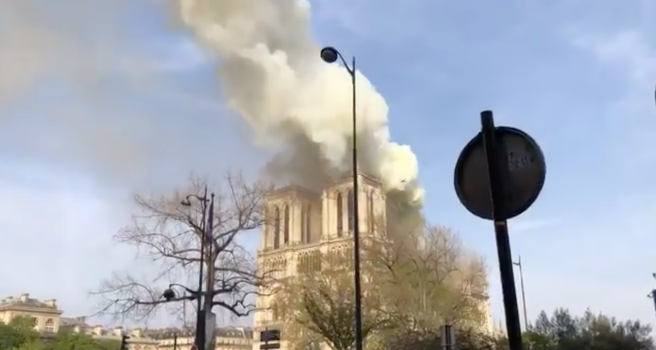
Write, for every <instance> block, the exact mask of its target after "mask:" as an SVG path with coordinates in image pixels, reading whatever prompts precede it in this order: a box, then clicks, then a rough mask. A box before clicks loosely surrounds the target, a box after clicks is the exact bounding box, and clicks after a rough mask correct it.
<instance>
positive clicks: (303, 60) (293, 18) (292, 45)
mask: <svg viewBox="0 0 656 350" xmlns="http://www.w3.org/2000/svg"><path fill="white" fill-rule="evenodd" d="M176 5H177V8H176V11H177V14H178V15H179V17H180V19H181V20H182V22H183V24H184V25H185V26H187V27H189V28H191V29H192V30H193V32H194V34H195V36H196V37H197V39H198V41H199V42H200V43H201V44H202V45H203V46H204V47H206V48H208V49H209V50H211V51H213V52H214V53H216V54H217V56H218V57H220V63H219V66H218V76H219V79H221V82H222V84H223V88H224V92H225V95H226V98H227V102H228V104H229V106H230V107H231V108H232V109H233V110H234V111H235V112H237V113H238V114H239V115H240V116H241V117H242V118H243V119H244V120H245V121H246V122H247V123H248V124H249V125H250V126H251V127H252V129H253V130H254V131H255V133H256V137H257V139H258V140H259V141H260V142H266V143H268V144H271V145H275V146H277V147H279V148H280V149H282V152H281V153H280V154H279V155H278V157H276V158H275V159H274V160H273V161H272V162H271V163H270V164H269V167H268V169H269V172H270V173H271V174H273V175H275V176H277V177H279V178H280V177H282V178H284V179H286V180H287V181H294V182H297V183H302V184H305V185H307V186H312V187H314V186H318V185H319V184H320V183H321V182H322V181H325V180H326V179H329V178H331V177H334V176H336V175H337V174H340V173H341V174H343V173H344V172H345V171H347V170H348V169H349V165H350V161H351V158H350V152H349V149H350V142H351V140H352V136H353V135H352V119H351V98H350V96H351V82H350V76H349V74H348V73H347V72H346V71H345V70H344V69H343V68H342V67H339V66H337V65H329V64H326V63H324V62H323V61H321V59H320V57H319V51H320V45H319V44H318V43H317V42H316V41H315V40H314V39H313V37H312V35H311V33H310V5H309V3H308V2H307V1H305V0H270V1H260V0H176ZM357 82H358V84H357V95H358V100H357V108H358V109H357V113H358V116H359V118H358V124H357V133H358V148H359V150H360V153H359V157H360V159H361V162H360V167H361V168H362V169H361V170H362V171H364V172H367V173H370V174H372V175H375V176H377V177H379V178H380V179H381V181H382V182H383V185H384V187H385V189H386V190H387V191H388V193H389V194H390V197H391V198H394V199H395V202H398V203H399V204H404V205H409V206H411V207H416V208H418V207H419V206H420V205H421V203H422V199H423V191H422V189H421V188H420V187H419V185H418V183H417V176H418V165H417V158H416V156H415V155H414V153H413V152H412V150H411V149H410V147H409V146H406V145H400V144H397V143H394V142H392V141H391V139H390V132H389V128H388V120H387V115H388V106H387V104H386V102H385V100H384V99H383V97H382V96H381V95H380V94H379V93H378V92H377V91H376V89H375V88H374V87H373V85H372V84H371V83H370V82H369V80H368V79H367V78H366V77H365V76H363V75H362V74H360V73H359V72H358V73H357Z"/></svg>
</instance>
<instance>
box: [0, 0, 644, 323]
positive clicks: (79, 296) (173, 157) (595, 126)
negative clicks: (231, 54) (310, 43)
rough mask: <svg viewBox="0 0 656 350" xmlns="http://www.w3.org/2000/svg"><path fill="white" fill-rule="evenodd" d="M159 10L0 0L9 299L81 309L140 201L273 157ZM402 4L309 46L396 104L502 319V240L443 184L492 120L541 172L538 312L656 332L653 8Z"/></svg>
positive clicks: (1, 162)
mask: <svg viewBox="0 0 656 350" xmlns="http://www.w3.org/2000/svg"><path fill="white" fill-rule="evenodd" d="M163 1H166V0H161V1H158V0H140V1H134V0H133V1H127V0H112V1H108V0H107V1H100V0H93V1H82V0H60V1H59V2H57V4H56V5H55V4H54V3H52V2H50V1H45V0H21V1H14V0H0V49H1V51H2V55H0V193H1V194H2V195H0V205H1V206H2V209H3V211H2V214H0V232H2V234H0V280H2V283H0V296H4V295H16V294H19V293H21V292H29V293H31V295H33V296H34V297H37V298H41V299H44V298H45V299H47V298H57V299H58V300H59V303H60V306H61V308H62V309H64V310H65V313H66V315H69V316H77V315H84V314H88V313H89V312H90V310H91V309H92V307H93V305H94V301H93V300H90V299H89V298H88V296H87V293H88V292H89V291H90V290H92V289H94V288H95V287H97V286H98V283H99V280H100V279H101V278H104V277H108V276H109V275H110V274H111V272H112V271H115V270H122V269H125V268H127V267H129V266H130V267H131V266H135V264H134V262H133V258H134V254H135V252H132V251H130V250H127V249H125V248H121V247H120V246H117V245H115V244H113V243H112V242H111V235H112V234H113V233H114V232H116V230H117V229H118V228H119V227H120V226H121V225H123V224H124V223H125V222H126V219H127V218H128V217H129V215H130V211H131V207H130V202H129V198H130V193H131V192H132V191H133V190H140V191H145V192H150V191H163V190H166V189H167V188H171V187H172V186H175V185H179V184H183V183H184V180H185V179H186V177H187V175H188V174H189V172H191V171H193V172H196V173H199V174H204V175H205V174H207V175H210V176H216V175H219V174H221V173H222V172H223V171H225V170H226V169H230V168H240V169H246V171H250V172H254V171H256V170H257V169H258V168H259V166H260V165H261V164H262V162H263V161H264V160H265V159H266V154H265V153H264V152H262V151H259V150H258V148H256V147H254V146H253V145H254V142H252V141H253V140H252V137H251V135H250V133H249V130H248V128H247V127H246V126H245V125H243V124H242V123H241V122H240V120H239V119H238V118H237V117H235V116H234V115H231V114H230V112H229V111H227V110H226V108H224V106H223V103H222V99H221V89H220V87H219V85H218V83H217V80H216V78H215V74H214V67H213V66H214V64H215V61H214V59H213V57H212V56H211V55H210V54H208V53H206V52H203V51H202V50H201V49H200V48H199V47H198V46H197V45H196V44H195V43H194V41H193V38H191V37H190V36H189V33H187V32H185V30H184V29H183V28H180V27H178V26H175V25H172V24H171V21H170V18H169V17H168V15H167V14H166V13H165V11H163V6H162V2H163ZM400 4H401V2H395V1H391V0H376V1H375V2H374V1H373V0H330V1H328V0H316V1H312V6H313V7H312V14H313V16H314V17H313V25H314V29H315V34H316V36H317V38H318V40H319V42H320V43H323V44H330V45H335V46H338V47H339V48H340V50H341V51H342V52H343V53H344V54H347V55H351V54H354V55H356V56H357V57H358V62H359V67H360V68H361V69H362V71H363V73H364V74H365V75H366V76H367V77H368V78H369V80H371V81H372V82H373V84H374V85H375V86H376V87H377V88H378V90H379V91H381V93H382V94H383V95H384V96H385V98H386V100H387V103H388V104H389V106H390V123H391V130H392V135H393V138H394V139H395V140H396V141H399V142H402V143H407V144H410V145H411V146H412V148H413V150H414V151H415V153H416V154H417V156H418V159H419V164H420V181H421V184H422V185H423V186H424V187H425V189H426V207H425V211H426V214H427V215H428V217H429V218H430V219H431V220H432V221H434V222H436V223H440V224H444V225H446V226H449V227H452V228H454V229H456V230H458V231H459V232H460V233H461V234H462V237H463V239H464V241H465V243H466V244H467V245H469V246H471V247H472V248H474V249H476V250H478V251H479V252H481V253H482V254H484V255H485V256H486V257H487V259H488V262H489V265H490V272H491V274H490V277H491V282H492V286H491V297H492V303H493V307H494V316H495V318H501V317H502V316H503V309H502V301H501V291H500V285H499V282H498V272H497V259H496V251H495V246H494V235H493V232H492V225H491V224H490V223H488V222H484V221H481V220H479V219H477V218H475V217H473V216H472V215H470V214H469V213H468V212H466V211H465V209H463V208H462V206H461V205H460V203H459V202H458V200H457V198H456V196H455V193H454V190H453V185H452V183H453V179H452V172H453V167H454V164H455V161H456V158H457V156H458V154H459V152H460V150H461V148H462V147H463V146H464V145H465V144H466V142H467V141H469V139H470V138H471V137H473V136H474V135H475V133H476V132H477V130H478V127H479V120H478V114H479V112H480V111H481V110H483V109H492V110H494V111H495V115H496V119H497V123H498V124H502V125H511V126H515V127H519V128H521V129H524V130H525V131H527V132H529V133H530V134H531V135H532V136H533V137H534V138H535V139H536V140H537V141H538V142H539V143H540V145H541V147H542V149H543V151H544V153H545V156H546V159H547V167H548V174H547V182H546V185H545V188H544V191H543V193H542V195H541V197H540V198H539V199H538V201H537V203H536V204H535V206H534V207H533V208H531V209H530V210H529V211H528V212H527V213H526V214H524V215H523V216H522V217H521V218H519V219H516V220H514V221H513V222H512V223H511V240H512V248H513V253H514V255H515V256H517V255H518V254H521V255H522V261H523V263H524V272H525V280H526V296H527V303H528V312H529V316H530V317H534V316H536V315H537V313H538V312H539V311H540V310H542V309H546V310H552V309H554V308H556V307H568V308H570V309H572V310H573V311H575V312H581V311H583V310H584V309H585V308H587V307H591V308H592V309H593V310H596V311H603V312H605V313H608V314H612V315H615V316H617V317H618V318H639V319H641V320H643V321H646V322H650V323H652V321H653V319H654V310H653V307H652V304H651V301H650V300H649V299H647V298H646V295H647V293H648V292H649V291H650V290H651V289H652V288H654V287H656V281H654V280H652V278H651V276H650V275H651V272H652V271H656V265H655V264H654V263H653V254H651V253H652V249H654V247H656V235H654V234H653V233H654V232H656V215H655V214H656V200H655V199H654V198H656V185H654V184H652V183H651V179H652V178H654V177H655V176H656V148H654V147H652V144H653V138H654V136H653V135H656V106H655V105H654V84H655V83H656V4H653V2H650V1H647V0H643V1H639V0H629V1H623V2H618V1H611V0H598V1H594V2H592V1H580V0H567V1H565V0H562V1H561V0H553V1H549V2H543V3H540V4H538V3H537V2H531V1H518V0H517V1H516V0H511V1H506V2H504V3H503V4H501V3H495V4H492V3H490V2H488V1H467V2H463V1H461V2H453V1H420V0H407V1H404V2H403V3H402V4H403V5H400ZM593 4H594V6H592V5H593ZM250 243H251V244H252V245H255V244H256V242H250ZM139 264H145V262H144V261H140V262H139ZM143 268H144V269H146V270H147V269H148V268H147V267H146V266H143ZM517 277H518V276H517Z"/></svg>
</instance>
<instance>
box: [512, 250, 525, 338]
mask: <svg viewBox="0 0 656 350" xmlns="http://www.w3.org/2000/svg"><path fill="white" fill-rule="evenodd" d="M513 265H515V266H517V267H519V283H520V286H521V288H522V307H523V308H524V331H526V330H528V312H527V311H526V291H525V290H524V270H523V269H522V256H521V255H520V256H519V258H518V259H517V262H513Z"/></svg>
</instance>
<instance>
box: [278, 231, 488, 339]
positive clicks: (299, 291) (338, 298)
mask: <svg viewBox="0 0 656 350" xmlns="http://www.w3.org/2000/svg"><path fill="white" fill-rule="evenodd" d="M363 246H364V248H363V249H362V252H361V261H362V265H361V270H362V278H361V280H362V296H363V298H362V302H363V308H362V311H363V317H362V319H363V337H364V338H365V339H366V341H367V344H368V346H376V344H384V343H389V342H390V341H391V339H392V338H395V337H400V336H402V335H405V334H407V333H411V332H417V331H418V330H434V329H437V328H438V327H439V326H440V325H442V324H443V323H444V322H446V321H447V320H450V322H452V323H456V324H458V325H463V326H467V327H474V326H479V327H482V326H484V324H485V319H484V316H485V312H484V310H483V309H482V308H481V305H482V303H483V302H485V300H484V298H485V295H484V294H485V289H486V278H485V266H484V264H483V262H482V260H481V259H480V258H479V257H477V256H476V255H474V254H471V253H470V252H468V251H467V250H466V249H464V247H463V246H462V245H461V244H460V241H459V239H458V237H457V235H455V234H454V233H453V232H451V231H449V230H448V229H445V228H442V227H434V226H426V227H425V228H424V231H423V235H421V239H420V240H419V241H416V240H406V241H404V242H403V243H402V244H399V243H398V242H387V241H381V240H374V239H365V240H364V241H363ZM345 247H346V248H344V247H342V248H343V249H341V248H339V249H333V248H329V249H330V250H329V251H326V252H323V253H315V256H314V257H313V259H314V260H315V262H314V263H313V264H310V265H312V266H314V267H315V268H314V269H309V270H308V269H305V268H304V267H303V266H304V263H305V260H307V259H304V258H301V259H300V261H299V267H298V270H297V272H298V273H297V274H296V275H295V276H292V277H288V278H285V279H284V280H282V281H280V282H279V284H278V287H277V289H276V290H275V291H274V293H273V297H274V300H275V302H274V304H273V306H272V307H273V309H274V312H273V313H274V315H277V316H278V317H277V318H278V319H279V322H281V323H282V324H283V328H284V330H283V331H284V332H286V338H287V339H290V341H291V343H292V345H293V346H294V347H295V348H298V349H306V348H307V346H308V344H312V343H320V342H324V343H328V344H329V345H330V347H331V348H332V349H334V350H349V349H352V348H353V347H354V345H355V334H354V309H355V308H354V297H353V296H354V290H353V284H354V283H353V274H352V271H353V265H352V262H353V260H352V257H353V255H352V254H353V250H352V249H350V248H348V246H345ZM304 269H305V270H308V271H304ZM319 271H320V273H319Z"/></svg>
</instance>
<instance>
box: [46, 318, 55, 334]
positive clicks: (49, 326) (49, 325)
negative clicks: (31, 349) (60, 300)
mask: <svg viewBox="0 0 656 350" xmlns="http://www.w3.org/2000/svg"><path fill="white" fill-rule="evenodd" d="M45 331H46V333H55V321H53V320H52V319H48V320H47V321H46V329H45Z"/></svg>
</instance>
